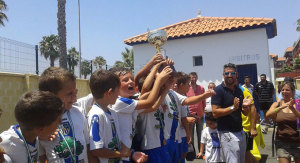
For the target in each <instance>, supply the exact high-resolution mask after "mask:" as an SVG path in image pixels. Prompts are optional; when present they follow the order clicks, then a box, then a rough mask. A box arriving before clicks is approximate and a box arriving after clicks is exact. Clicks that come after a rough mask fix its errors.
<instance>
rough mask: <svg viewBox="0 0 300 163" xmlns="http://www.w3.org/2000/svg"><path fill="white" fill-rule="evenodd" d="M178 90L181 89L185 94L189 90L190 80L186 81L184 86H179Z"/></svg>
mask: <svg viewBox="0 0 300 163" xmlns="http://www.w3.org/2000/svg"><path fill="white" fill-rule="evenodd" d="M179 89H181V90H182V92H183V93H187V92H188V91H189V89H190V80H187V81H186V82H185V83H184V84H180V87H179Z"/></svg>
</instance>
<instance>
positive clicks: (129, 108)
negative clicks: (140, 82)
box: [111, 97, 138, 114]
mask: <svg viewBox="0 0 300 163" xmlns="http://www.w3.org/2000/svg"><path fill="white" fill-rule="evenodd" d="M137 103H138V101H137V100H132V99H129V98H123V97H121V98H118V99H117V101H116V103H115V104H114V105H113V106H112V108H111V109H112V110H114V111H115V112H116V113H126V114H132V112H133V111H134V110H135V108H136V105H137Z"/></svg>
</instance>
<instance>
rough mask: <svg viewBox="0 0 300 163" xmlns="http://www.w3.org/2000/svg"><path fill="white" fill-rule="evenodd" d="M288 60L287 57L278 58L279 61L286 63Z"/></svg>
mask: <svg viewBox="0 0 300 163" xmlns="http://www.w3.org/2000/svg"><path fill="white" fill-rule="evenodd" d="M285 60H286V58H285V57H278V59H277V61H285Z"/></svg>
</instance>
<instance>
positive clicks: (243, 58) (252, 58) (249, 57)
mask: <svg viewBox="0 0 300 163" xmlns="http://www.w3.org/2000/svg"><path fill="white" fill-rule="evenodd" d="M259 59H260V54H245V55H237V56H231V57H229V62H230V63H237V62H256V61H258V60H259Z"/></svg>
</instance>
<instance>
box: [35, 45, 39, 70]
mask: <svg viewBox="0 0 300 163" xmlns="http://www.w3.org/2000/svg"><path fill="white" fill-rule="evenodd" d="M35 73H36V74H37V75H38V74H39V47H38V45H35Z"/></svg>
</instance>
